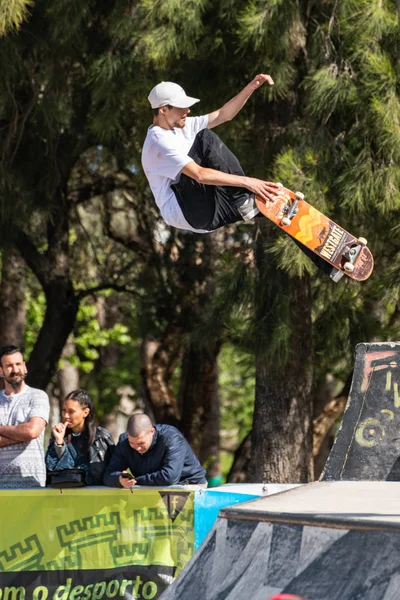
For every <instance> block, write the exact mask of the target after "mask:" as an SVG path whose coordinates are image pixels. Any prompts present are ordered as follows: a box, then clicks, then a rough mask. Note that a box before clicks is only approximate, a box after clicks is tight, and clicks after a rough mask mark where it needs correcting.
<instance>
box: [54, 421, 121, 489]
mask: <svg viewBox="0 0 400 600" xmlns="http://www.w3.org/2000/svg"><path fill="white" fill-rule="evenodd" d="M114 448H115V446H114V441H113V439H112V436H111V433H110V432H109V431H108V430H107V429H104V427H97V429H96V436H95V439H94V442H93V444H92V445H91V446H90V448H89V460H88V458H87V456H81V455H80V454H79V453H77V451H76V450H75V448H74V446H73V444H66V446H65V450H64V453H63V454H62V456H61V457H60V458H59V457H58V455H57V452H56V447H55V444H54V439H53V438H51V440H50V443H49V447H48V449H47V452H46V467H47V470H48V471H61V470H62V469H73V468H80V469H84V470H85V472H86V483H87V484H88V485H103V474H104V471H105V470H106V468H107V466H108V463H109V462H110V460H111V457H112V454H113V452H114Z"/></svg>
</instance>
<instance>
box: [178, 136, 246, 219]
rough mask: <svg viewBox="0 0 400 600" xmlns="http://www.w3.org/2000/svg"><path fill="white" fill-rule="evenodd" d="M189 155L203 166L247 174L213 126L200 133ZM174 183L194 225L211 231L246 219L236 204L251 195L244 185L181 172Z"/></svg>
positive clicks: (179, 202)
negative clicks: (201, 180) (207, 182)
mask: <svg viewBox="0 0 400 600" xmlns="http://www.w3.org/2000/svg"><path fill="white" fill-rule="evenodd" d="M188 156H190V158H192V159H193V160H194V162H195V163H197V164H198V165H200V166H201V167H208V168H210V169H215V170H216V171H222V172H223V173H230V174H232V175H244V171H243V169H242V167H241V165H240V163H239V161H238V159H237V158H236V156H235V155H234V154H233V153H232V152H231V151H230V150H229V148H228V147H227V146H225V144H224V143H223V142H222V140H221V139H220V138H219V137H218V136H217V135H216V134H215V133H214V132H213V131H210V129H203V130H202V131H200V133H198V134H197V136H196V138H195V140H194V142H193V145H192V147H191V148H190V150H189V152H188ZM171 187H172V189H173V191H174V193H175V196H176V198H177V200H178V204H179V206H180V207H181V210H182V212H183V215H184V217H185V219H186V221H187V222H188V223H189V224H190V225H191V226H192V227H194V228H195V229H207V230H208V231H212V230H214V229H219V228H220V227H223V226H224V225H227V224H228V223H236V222H237V221H243V219H242V217H241V216H240V214H239V212H238V210H237V207H238V206H241V205H242V204H243V203H244V202H245V201H246V200H247V199H248V197H249V196H250V195H251V192H249V190H246V189H245V188H238V187H233V186H216V185H204V184H203V183H197V181H195V180H194V179H192V178H191V177H187V176H186V175H181V177H180V179H179V181H178V183H176V184H175V185H172V186H171Z"/></svg>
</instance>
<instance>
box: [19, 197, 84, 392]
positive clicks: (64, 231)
mask: <svg viewBox="0 0 400 600" xmlns="http://www.w3.org/2000/svg"><path fill="white" fill-rule="evenodd" d="M55 200H57V201H58V204H57V210H55V211H54V214H53V215H52V219H51V220H50V219H49V220H48V222H47V243H48V248H47V251H46V252H44V253H41V252H39V251H38V249H37V248H36V246H35V245H34V243H33V242H32V240H31V239H30V238H29V237H28V236H27V235H26V234H25V233H24V232H23V231H21V230H18V231H17V232H16V246H17V248H18V250H19V252H20V253H21V255H22V257H23V259H24V261H25V263H26V264H27V266H28V267H29V268H30V269H31V270H32V271H33V273H34V274H35V276H36V277H37V279H38V281H39V282H40V284H41V286H42V288H43V291H44V294H45V296H46V312H45V317H44V320H43V324H42V327H41V330H40V333H39V335H38V338H37V340H36V343H35V346H34V348H33V351H32V354H31V356H30V359H29V373H28V378H27V381H28V383H29V385H31V386H33V387H37V388H40V389H46V387H47V385H48V384H49V382H50V381H51V378H52V377H53V375H54V373H55V372H56V370H57V365H58V361H59V359H60V357H61V354H62V351H63V348H64V345H65V343H66V341H67V339H68V336H69V335H70V333H71V331H72V329H73V327H74V324H75V320H76V315H77V312H78V308H79V302H80V299H79V297H78V296H77V295H76V294H75V292H74V287H73V283H72V279H71V275H70V269H69V215H68V206H67V204H66V202H65V201H64V198H63V194H62V193H61V192H59V193H58V197H57V198H55Z"/></svg>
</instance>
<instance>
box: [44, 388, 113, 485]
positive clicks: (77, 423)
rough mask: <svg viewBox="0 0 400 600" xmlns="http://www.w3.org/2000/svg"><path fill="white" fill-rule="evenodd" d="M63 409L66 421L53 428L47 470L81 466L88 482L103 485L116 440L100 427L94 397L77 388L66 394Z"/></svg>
mask: <svg viewBox="0 0 400 600" xmlns="http://www.w3.org/2000/svg"><path fill="white" fill-rule="evenodd" d="M61 412H62V417H63V422H62V423H58V425H56V426H55V427H53V429H52V431H51V433H52V437H51V439H50V443H49V447H48V449H47V452H46V467H47V470H48V471H61V470H63V469H72V468H75V469H82V470H84V471H85V475H86V477H85V479H86V484H87V485H103V473H104V471H105V469H106V467H107V465H108V463H109V461H110V458H111V456H112V452H113V450H114V442H113V439H112V436H111V433H110V432H109V431H107V429H104V428H103V427H97V425H96V422H95V416H96V414H95V408H94V404H93V400H92V399H91V397H90V396H89V394H88V393H87V391H86V390H74V391H73V392H70V393H69V394H68V396H67V397H66V398H65V400H64V403H63V408H62V411H61Z"/></svg>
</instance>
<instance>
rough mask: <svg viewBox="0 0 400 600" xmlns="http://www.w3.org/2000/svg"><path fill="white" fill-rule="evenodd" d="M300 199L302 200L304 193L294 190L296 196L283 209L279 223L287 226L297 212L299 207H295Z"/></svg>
mask: <svg viewBox="0 0 400 600" xmlns="http://www.w3.org/2000/svg"><path fill="white" fill-rule="evenodd" d="M301 200H304V194H302V193H301V192H296V197H295V199H294V200H293V202H292V203H291V204H290V205H289V203H288V204H287V206H286V207H285V209H284V216H283V217H282V219H281V225H282V226H283V227H289V225H290V224H291V222H292V219H293V217H295V216H296V215H297V213H298V212H299V209H298V208H297V207H298V204H299V202H300V201H301Z"/></svg>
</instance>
